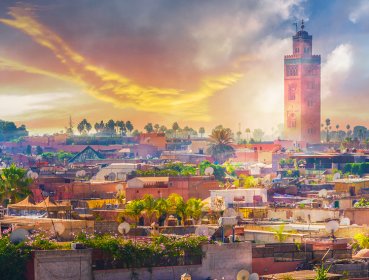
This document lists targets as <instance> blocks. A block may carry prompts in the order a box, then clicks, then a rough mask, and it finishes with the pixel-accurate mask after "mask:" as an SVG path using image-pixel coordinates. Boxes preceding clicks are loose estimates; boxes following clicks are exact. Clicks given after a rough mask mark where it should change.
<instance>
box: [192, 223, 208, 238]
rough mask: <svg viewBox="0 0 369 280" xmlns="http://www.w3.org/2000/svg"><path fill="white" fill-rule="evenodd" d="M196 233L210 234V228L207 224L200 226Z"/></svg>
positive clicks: (201, 234)
mask: <svg viewBox="0 0 369 280" xmlns="http://www.w3.org/2000/svg"><path fill="white" fill-rule="evenodd" d="M195 234H196V235H200V236H209V228H208V227H207V226H205V225H202V226H199V227H197V228H196V230H195Z"/></svg>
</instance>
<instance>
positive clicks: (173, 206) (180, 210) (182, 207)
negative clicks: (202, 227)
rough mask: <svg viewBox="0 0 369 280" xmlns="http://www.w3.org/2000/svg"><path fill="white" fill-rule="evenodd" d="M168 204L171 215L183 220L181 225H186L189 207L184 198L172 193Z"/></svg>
mask: <svg viewBox="0 0 369 280" xmlns="http://www.w3.org/2000/svg"><path fill="white" fill-rule="evenodd" d="M167 202H168V210H169V213H171V214H175V215H177V217H179V218H181V223H182V224H184V221H185V220H186V218H187V216H186V214H187V212H186V208H187V205H186V202H185V201H184V199H183V197H182V196H180V195H178V194H176V193H172V194H170V195H169V197H168V198H167Z"/></svg>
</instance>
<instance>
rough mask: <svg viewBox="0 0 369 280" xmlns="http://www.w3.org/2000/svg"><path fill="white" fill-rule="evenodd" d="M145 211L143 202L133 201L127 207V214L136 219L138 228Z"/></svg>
mask: <svg viewBox="0 0 369 280" xmlns="http://www.w3.org/2000/svg"><path fill="white" fill-rule="evenodd" d="M143 210H144V204H143V201H142V200H132V201H131V202H130V203H128V204H127V205H126V209H125V214H126V215H127V216H129V217H131V218H133V219H134V221H135V223H136V226H137V225H138V221H139V219H140V217H141V215H142V211H143Z"/></svg>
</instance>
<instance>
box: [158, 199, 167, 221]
mask: <svg viewBox="0 0 369 280" xmlns="http://www.w3.org/2000/svg"><path fill="white" fill-rule="evenodd" d="M168 210H169V205H168V202H167V201H166V200H165V199H163V198H159V199H158V200H156V211H157V213H158V219H159V225H162V223H163V222H164V221H165V216H166V215H167V214H168Z"/></svg>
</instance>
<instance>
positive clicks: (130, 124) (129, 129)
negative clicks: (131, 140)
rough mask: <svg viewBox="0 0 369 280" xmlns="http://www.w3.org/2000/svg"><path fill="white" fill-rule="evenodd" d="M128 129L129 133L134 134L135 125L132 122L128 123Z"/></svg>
mask: <svg viewBox="0 0 369 280" xmlns="http://www.w3.org/2000/svg"><path fill="white" fill-rule="evenodd" d="M126 128H127V130H128V131H129V133H131V132H132V130H133V124H132V123H131V121H126Z"/></svg>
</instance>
